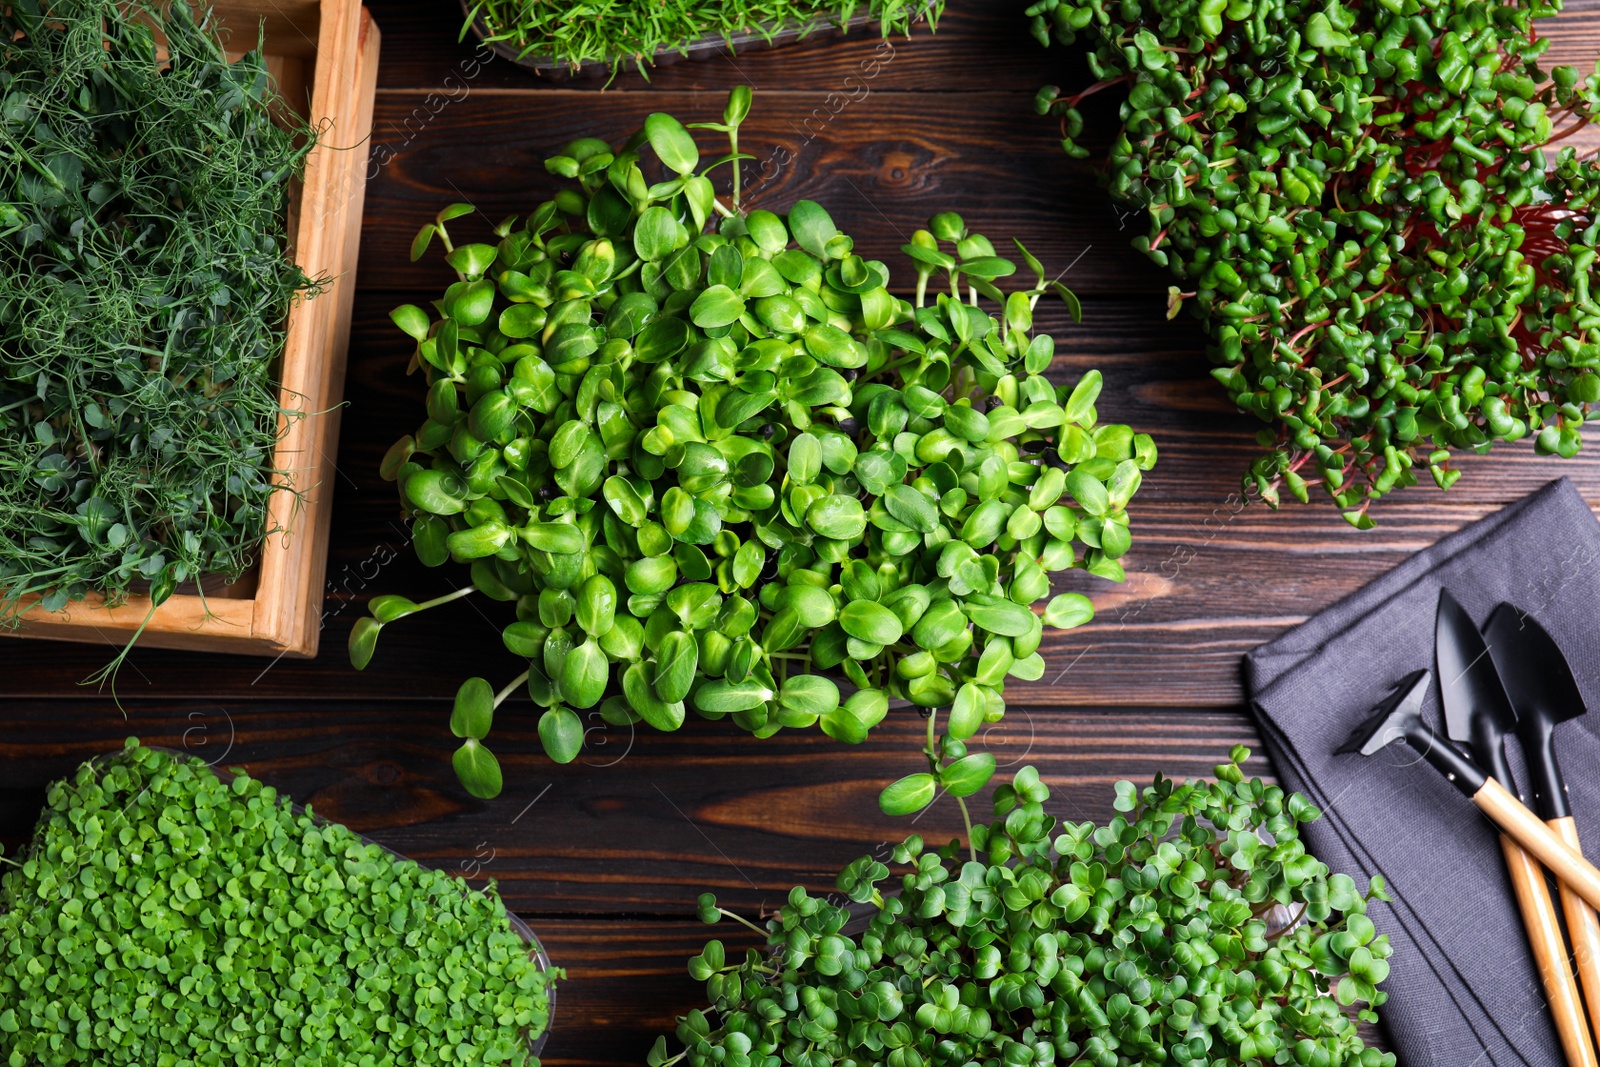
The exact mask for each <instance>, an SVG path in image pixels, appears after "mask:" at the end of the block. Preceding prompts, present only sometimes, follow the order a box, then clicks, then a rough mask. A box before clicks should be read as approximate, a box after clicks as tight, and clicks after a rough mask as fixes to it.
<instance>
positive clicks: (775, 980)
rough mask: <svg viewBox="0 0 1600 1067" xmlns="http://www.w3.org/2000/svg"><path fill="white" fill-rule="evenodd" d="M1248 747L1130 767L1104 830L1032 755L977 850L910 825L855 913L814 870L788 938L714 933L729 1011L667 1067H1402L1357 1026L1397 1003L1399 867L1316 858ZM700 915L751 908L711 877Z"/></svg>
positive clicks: (1295, 809)
mask: <svg viewBox="0 0 1600 1067" xmlns="http://www.w3.org/2000/svg"><path fill="white" fill-rule="evenodd" d="M1248 755H1249V753H1248V751H1246V750H1243V749H1235V750H1234V752H1233V754H1232V757H1231V762H1229V763H1226V764H1223V765H1222V766H1220V767H1218V768H1217V769H1216V774H1217V780H1216V781H1215V782H1200V781H1190V782H1186V783H1184V784H1182V785H1178V784H1175V783H1173V782H1172V781H1170V780H1168V779H1166V778H1163V777H1160V776H1157V778H1156V779H1155V781H1154V782H1153V783H1152V784H1151V785H1150V786H1148V787H1146V788H1144V789H1143V790H1140V789H1138V788H1136V787H1135V786H1134V785H1133V783H1131V782H1119V783H1117V787H1116V803H1115V806H1116V809H1117V811H1118V813H1119V814H1117V815H1116V816H1114V817H1113V818H1112V819H1111V821H1110V822H1109V823H1108V824H1106V825H1105V826H1099V827H1097V826H1095V824H1094V823H1092V822H1085V823H1080V824H1073V823H1070V822H1068V823H1059V824H1058V823H1057V822H1056V820H1055V819H1054V818H1053V817H1052V816H1050V815H1048V814H1046V813H1045V809H1044V803H1045V801H1046V800H1047V799H1048V798H1049V790H1048V789H1047V788H1046V787H1045V785H1044V784H1043V783H1042V782H1041V781H1040V780H1039V775H1038V774H1037V772H1036V771H1035V770H1034V769H1033V768H1032V767H1024V768H1023V769H1022V770H1020V771H1018V772H1017V775H1016V777H1015V779H1014V780H1013V781H1012V782H1011V783H1010V784H1008V785H1002V786H1000V787H999V788H997V789H996V790H995V802H994V809H995V815H996V819H995V821H994V822H993V823H991V824H989V825H987V826H977V827H974V833H973V835H972V842H971V851H970V853H969V852H968V850H967V849H963V848H961V847H960V844H959V842H952V843H951V845H949V846H948V847H945V848H940V849H937V850H929V849H926V848H925V847H924V845H923V842H922V839H921V838H919V837H910V838H907V839H906V841H905V842H904V844H902V845H900V846H898V847H897V848H896V849H895V850H894V853H893V855H892V857H891V861H892V862H893V863H894V864H895V866H896V868H898V870H897V872H896V873H897V874H898V877H892V876H891V873H890V869H889V867H888V866H886V865H885V864H883V863H881V862H879V861H877V860H875V859H873V858H871V857H869V856H863V857H862V858H861V859H859V860H857V861H856V862H854V863H852V864H850V866H848V867H846V868H845V869H844V871H842V872H841V873H840V875H839V878H838V882H837V886H838V889H839V891H840V892H841V893H843V894H845V895H846V896H847V897H848V898H849V899H850V900H852V901H856V902H857V908H856V909H854V913H853V911H852V909H850V908H848V907H843V906H840V905H838V904H835V903H833V902H831V901H829V900H825V899H822V898H819V897H816V896H812V895H811V894H810V893H808V892H806V890H805V889H804V888H802V887H796V888H795V889H794V890H793V891H792V892H791V893H790V894H789V900H788V903H787V904H785V905H784V906H783V907H782V908H780V909H779V910H778V913H777V915H776V917H774V918H771V919H768V920H767V921H766V923H765V927H766V928H765V929H764V930H763V929H761V928H760V927H757V926H755V924H753V923H746V925H748V926H751V927H752V929H754V930H755V931H756V932H757V933H758V934H762V935H763V936H764V937H765V938H766V941H767V949H768V951H767V952H765V953H763V952H761V951H760V950H757V949H750V950H749V951H748V952H746V953H744V954H743V955H742V956H739V957H730V956H729V954H728V952H727V950H726V948H725V947H724V945H723V944H722V942H721V941H711V942H709V943H708V944H707V945H706V947H705V950H704V951H703V952H701V953H700V954H699V955H698V956H696V957H694V958H693V959H691V960H690V961H689V973H690V975H692V976H693V977H694V978H696V979H698V980H701V981H704V982H705V983H706V995H707V998H708V1000H709V1002H710V1004H709V1009H708V1010H705V1011H701V1010H695V1011H691V1012H690V1013H689V1014H688V1015H686V1016H684V1017H682V1018H681V1019H680V1020H679V1024H678V1028H677V1035H676V1036H677V1040H678V1043H679V1044H681V1045H682V1051H680V1052H678V1053H677V1054H675V1055H669V1052H668V1047H667V1039H666V1038H665V1037H662V1038H660V1039H659V1040H658V1041H657V1042H656V1045H655V1048H654V1049H653V1050H652V1052H651V1054H650V1056H649V1057H648V1060H647V1062H648V1064H649V1067H673V1065H674V1064H677V1063H680V1062H687V1064H688V1065H689V1067H778V1065H780V1064H789V1065H791V1067H825V1065H827V1064H849V1063H887V1064H890V1065H892V1067H930V1065H946V1064H1007V1065H1012V1067H1030V1065H1036V1067H1049V1065H1051V1064H1060V1065H1067V1064H1095V1065H1097V1067H1135V1065H1152V1067H1153V1065H1155V1064H1188V1063H1195V1064H1212V1065H1218V1067H1221V1065H1227V1064H1261V1063H1281V1064H1291V1063H1292V1064H1302V1065H1312V1064H1316V1065H1330V1067H1331V1065H1344V1067H1392V1065H1393V1064H1394V1062H1395V1059H1394V1055H1393V1054H1392V1053H1385V1052H1380V1051H1378V1050H1377V1049H1372V1048H1366V1047H1365V1046H1364V1044H1363V1042H1362V1039H1361V1037H1360V1036H1359V1034H1358V1033H1357V1029H1356V1021H1357V1019H1358V1018H1359V1019H1362V1020H1368V1021H1373V1020H1375V1019H1376V1016H1375V1014H1374V1012H1373V1010H1372V1009H1373V1008H1376V1007H1377V1006H1378V1005H1380V1004H1382V1003H1383V1001H1384V999H1385V995H1384V994H1383V993H1381V992H1379V991H1378V990H1377V988H1376V987H1377V985H1378V983H1380V982H1382V981H1383V980H1384V978H1385V977H1386V976H1387V975H1388V972H1389V962H1388V956H1389V954H1390V947H1389V942H1388V938H1387V936H1385V935H1379V934H1378V933H1377V931H1376V930H1375V929H1374V927H1373V923H1372V920H1371V919H1370V918H1368V917H1367V914H1366V910H1367V904H1368V902H1369V901H1371V900H1374V899H1379V900H1386V899H1388V898H1387V897H1386V896H1385V895H1384V889H1383V883H1382V879H1378V878H1374V879H1373V882H1372V885H1371V887H1370V888H1369V889H1368V890H1366V891H1365V892H1363V891H1362V890H1361V889H1360V888H1359V887H1358V886H1357V885H1356V883H1355V882H1354V881H1353V880H1352V879H1351V878H1349V877H1348V876H1347V875H1343V874H1330V873H1329V871H1328V868H1327V867H1326V866H1324V865H1323V864H1322V863H1320V862H1318V861H1317V860H1316V859H1314V858H1313V857H1311V856H1310V855H1309V854H1307V852H1306V850H1305V846H1304V845H1303V844H1302V843H1301V840H1300V836H1299V832H1300V827H1301V826H1302V825H1303V824H1305V823H1307V822H1309V821H1311V820H1313V819H1315V818H1317V817H1318V815H1319V814H1320V813H1319V812H1317V811H1316V809H1314V808H1313V807H1312V806H1311V805H1310V804H1309V803H1308V802H1307V801H1306V799H1305V797H1303V796H1300V795H1299V794H1295V795H1292V796H1286V795H1285V794H1284V793H1283V791H1282V790H1281V789H1279V788H1278V787H1277V786H1274V785H1267V784H1265V783H1263V782H1262V781H1261V780H1260V779H1258V778H1257V779H1250V780H1246V779H1245V777H1244V775H1243V773H1242V771H1241V770H1240V768H1239V766H1238V765H1239V763H1241V762H1243V761H1244V760H1245V759H1246V758H1247V757H1248ZM891 887H893V888H895V889H898V892H892V891H891ZM863 910H864V911H865V912H866V915H867V918H866V919H865V921H863V920H861V919H858V918H855V917H854V916H855V915H857V914H860V913H861V911H863ZM700 914H701V917H702V918H703V919H705V920H706V921H707V922H716V921H717V920H718V919H719V918H721V917H724V916H728V917H731V918H734V919H739V916H737V915H733V914H732V913H730V912H726V911H723V910H722V909H720V908H718V907H717V904H716V900H715V898H714V897H712V896H711V894H709V893H707V894H705V895H704V896H702V897H701V898H700ZM740 921H744V920H742V919H740ZM1363 1005H1365V1006H1363Z"/></svg>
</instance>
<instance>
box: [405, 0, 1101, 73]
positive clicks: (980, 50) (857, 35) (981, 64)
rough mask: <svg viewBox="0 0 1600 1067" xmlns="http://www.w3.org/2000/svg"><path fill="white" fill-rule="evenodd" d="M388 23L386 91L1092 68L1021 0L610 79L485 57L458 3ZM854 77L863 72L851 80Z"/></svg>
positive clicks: (979, 3)
mask: <svg viewBox="0 0 1600 1067" xmlns="http://www.w3.org/2000/svg"><path fill="white" fill-rule="evenodd" d="M383 24H384V32H385V33H387V34H388V35H389V38H390V40H391V42H393V45H392V55H393V57H394V58H393V59H391V60H386V61H385V62H384V70H383V75H382V80H381V82H380V83H379V84H380V86H381V88H382V89H384V90H389V89H445V90H452V89H455V88H456V87H457V86H458V85H460V84H463V83H465V84H468V85H470V86H471V88H472V90H473V91H478V90H490V89H509V90H530V91H533V90H543V89H560V88H572V89H582V90H586V91H587V90H596V89H600V88H602V87H604V88H605V90H606V91H607V92H611V93H654V92H661V91H688V92H726V91H727V88H728V86H730V85H732V84H735V83H737V82H745V83H747V84H750V85H753V86H754V87H755V88H756V90H757V92H758V93H764V92H766V91H768V90H771V89H775V88H779V87H782V88H784V89H788V90H808V91H812V92H814V94H815V95H817V96H819V97H820V96H822V95H823V94H826V93H828V92H833V91H839V92H847V93H848V92H856V91H858V86H859V85H860V83H861V82H863V81H865V82H867V83H868V85H869V87H870V90H871V91H872V92H881V91H891V90H892V91H911V92H941V93H944V92H949V91H951V90H953V89H954V90H959V89H960V88H961V87H963V86H967V85H973V84H978V83H981V84H983V85H985V86H987V87H989V88H995V89H1007V90H1014V91H1016V92H1027V93H1032V92H1034V91H1035V90H1036V89H1038V87H1039V86H1040V85H1042V84H1044V83H1045V82H1047V81H1051V80H1059V79H1068V78H1076V77H1080V76H1087V70H1086V68H1085V67H1084V66H1083V63H1082V60H1081V59H1079V58H1077V57H1076V56H1073V55H1071V53H1070V52H1069V50H1068V49H1065V48H1059V47H1052V48H1050V49H1048V50H1047V49H1045V48H1042V47H1040V45H1039V44H1038V43H1037V42H1036V41H1034V40H1033V38H1032V37H1031V36H1029V33H1028V20H1027V19H1026V18H1025V17H1023V16H1022V14H1021V7H1020V6H1019V5H1017V4H1016V3H1014V2H1013V0H964V2H963V0H958V2H956V3H951V4H949V5H948V8H947V10H946V11H945V14H944V16H943V17H942V18H941V19H940V20H939V24H938V28H937V31H936V32H929V30H928V29H927V28H926V26H918V27H917V28H916V29H915V31H914V32H913V33H912V35H911V36H910V37H909V38H907V37H906V36H904V35H896V36H894V37H891V38H889V47H888V49H885V48H884V47H883V42H884V38H883V37H881V36H880V35H879V34H878V32H877V30H876V28H875V27H867V28H864V29H860V30H852V31H851V32H850V33H849V35H848V36H845V37H843V38H839V37H834V38H826V37H822V36H815V37H812V38H809V39H807V40H804V41H801V42H798V43H795V44H790V45H785V46H783V47H780V48H772V49H765V48H743V49H739V50H737V51H736V52H733V53H730V52H727V51H726V50H724V51H723V52H722V53H721V54H719V55H717V56H715V57H713V58H709V59H704V60H698V61H691V62H681V61H680V62H672V63H670V64H665V65H661V66H657V67H655V68H653V69H651V70H650V71H649V78H648V80H646V78H645V77H643V76H641V75H640V74H638V73H637V72H635V71H633V70H631V69H630V70H629V71H627V72H625V73H623V74H621V75H619V76H618V77H617V78H616V79H615V80H614V81H611V82H610V84H609V85H608V84H607V79H606V78H605V77H589V76H585V77H583V78H581V79H578V80H571V79H565V78H556V77H541V76H540V75H537V74H534V73H533V72H531V71H529V70H526V69H524V68H522V67H519V66H517V65H516V64H514V63H511V62H508V61H507V60H505V59H502V58H499V57H495V58H492V59H489V60H488V61H484V58H483V57H484V55H485V54H486V53H487V54H490V55H492V53H488V50H487V49H484V48H482V47H481V46H480V45H479V44H478V42H477V39H476V38H475V37H473V36H472V35H471V34H470V33H469V34H468V35H467V37H466V39H465V40H464V41H463V40H459V39H458V38H459V37H460V33H461V26H462V19H461V14H460V8H459V7H458V6H457V5H455V4H450V3H438V4H403V5H394V6H393V10H387V9H385V10H384V11H383ZM674 58H676V57H674ZM885 58H888V59H889V61H888V62H884V61H883V60H884V59H885ZM874 61H876V64H877V65H876V68H874V66H873V63H874ZM852 76H854V77H855V79H856V80H855V81H852V82H850V83H849V84H848V85H847V84H846V79H847V78H851V77H852Z"/></svg>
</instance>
